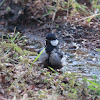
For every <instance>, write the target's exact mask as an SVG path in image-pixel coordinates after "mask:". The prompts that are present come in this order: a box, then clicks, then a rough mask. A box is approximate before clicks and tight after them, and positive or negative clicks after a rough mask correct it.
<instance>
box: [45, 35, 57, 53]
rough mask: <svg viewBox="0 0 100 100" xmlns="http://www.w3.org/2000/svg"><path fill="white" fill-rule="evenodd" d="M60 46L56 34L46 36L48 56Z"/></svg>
mask: <svg viewBox="0 0 100 100" xmlns="http://www.w3.org/2000/svg"><path fill="white" fill-rule="evenodd" d="M57 45H58V40H57V37H56V35H55V34H53V33H49V34H47V36H46V52H47V53H48V54H50V53H51V51H52V50H53V49H54V48H56V47H57Z"/></svg>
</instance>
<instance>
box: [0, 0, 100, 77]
mask: <svg viewBox="0 0 100 100" xmlns="http://www.w3.org/2000/svg"><path fill="white" fill-rule="evenodd" d="M28 6H29V5H28V4H26V6H24V5H23V6H22V4H20V3H18V4H15V3H11V2H6V3H5V4H4V5H3V6H2V7H1V8H0V36H2V34H3V35H5V37H6V35H7V34H8V33H12V32H13V31H14V29H15V27H16V32H21V34H22V35H23V36H26V37H27V38H28V39H29V41H28V43H26V46H24V47H23V48H25V49H28V50H31V51H37V50H38V49H39V48H41V47H43V46H44V43H45V36H46V34H47V33H55V34H56V35H57V37H58V39H59V41H60V48H61V49H62V50H63V52H64V53H65V59H66V61H65V62H66V65H65V66H66V67H65V69H66V70H70V71H71V72H79V73H81V74H82V75H86V76H92V75H93V74H94V75H97V76H99V75H100V52H97V51H96V49H100V20H93V22H92V24H91V25H90V26H88V25H83V24H81V22H80V23H74V24H71V23H69V22H68V21H65V20H61V19H60V20H58V19H55V21H53V22H52V21H51V19H45V20H44V19H42V20H41V19H40V17H38V18H31V17H29V16H30V14H31V16H33V15H32V12H31V9H28ZM5 8H6V9H5ZM29 12H31V13H29ZM33 13H34V12H33ZM94 22H95V23H94ZM99 77H100V76H99Z"/></svg>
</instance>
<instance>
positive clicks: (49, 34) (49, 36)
mask: <svg viewBox="0 0 100 100" xmlns="http://www.w3.org/2000/svg"><path fill="white" fill-rule="evenodd" d="M46 39H47V40H56V39H57V37H56V35H55V34H53V33H48V34H47V36H46Z"/></svg>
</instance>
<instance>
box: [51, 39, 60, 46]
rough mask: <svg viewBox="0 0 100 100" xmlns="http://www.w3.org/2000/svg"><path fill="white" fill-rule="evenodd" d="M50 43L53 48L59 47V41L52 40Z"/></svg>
mask: <svg viewBox="0 0 100 100" xmlns="http://www.w3.org/2000/svg"><path fill="white" fill-rule="evenodd" d="M50 43H51V45H53V46H57V45H58V40H52V41H51V42H50Z"/></svg>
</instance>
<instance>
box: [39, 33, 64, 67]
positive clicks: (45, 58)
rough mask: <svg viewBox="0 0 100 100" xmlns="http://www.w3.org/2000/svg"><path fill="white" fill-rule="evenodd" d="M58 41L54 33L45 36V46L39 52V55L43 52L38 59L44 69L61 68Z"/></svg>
mask: <svg viewBox="0 0 100 100" xmlns="http://www.w3.org/2000/svg"><path fill="white" fill-rule="evenodd" d="M58 44H59V41H58V39H57V36H56V35H55V34H54V33H48V34H47V36H46V45H45V47H43V48H42V49H40V50H39V53H40V52H41V51H42V50H43V49H44V48H45V49H44V50H43V52H42V54H41V55H40V57H39V61H40V62H41V63H42V64H43V65H44V67H46V68H48V66H49V67H51V68H53V69H60V68H62V67H63V66H62V62H61V60H62V58H63V53H62V52H61V50H60V49H59V47H58Z"/></svg>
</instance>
